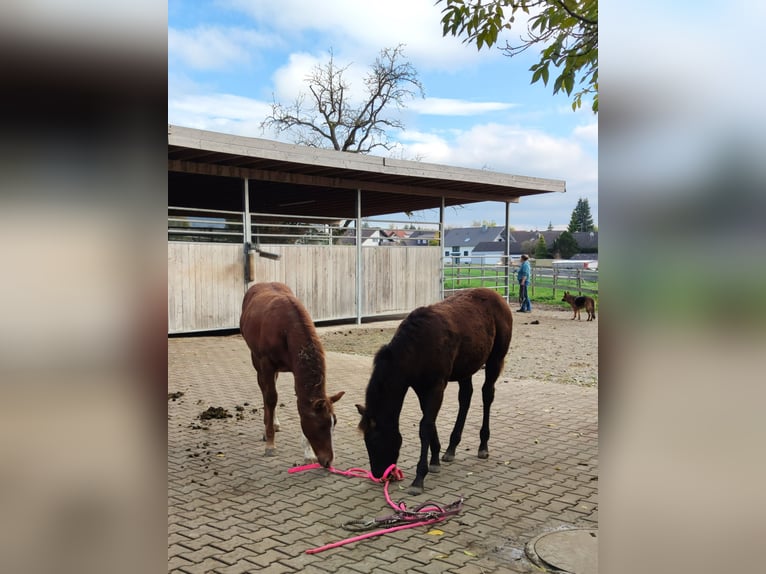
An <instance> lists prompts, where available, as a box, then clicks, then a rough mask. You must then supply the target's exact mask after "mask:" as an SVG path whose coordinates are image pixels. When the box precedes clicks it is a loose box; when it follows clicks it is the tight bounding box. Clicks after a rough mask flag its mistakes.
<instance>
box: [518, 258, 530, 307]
mask: <svg viewBox="0 0 766 574" xmlns="http://www.w3.org/2000/svg"><path fill="white" fill-rule="evenodd" d="M531 275H532V274H531V271H530V267H529V255H522V256H521V265H520V266H519V271H518V273H516V279H518V281H519V301H521V308H520V309H519V310H518V312H519V313H529V312H530V311H532V304H531V303H530V302H529V294H528V293H527V287H528V286H529V278H530V277H531Z"/></svg>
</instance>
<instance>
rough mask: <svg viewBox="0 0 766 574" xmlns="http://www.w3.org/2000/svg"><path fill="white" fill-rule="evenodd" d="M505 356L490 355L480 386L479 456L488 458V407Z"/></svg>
mask: <svg viewBox="0 0 766 574" xmlns="http://www.w3.org/2000/svg"><path fill="white" fill-rule="evenodd" d="M504 361H505V356H504V355H503V356H500V357H490V358H489V359H488V360H487V364H486V366H485V368H484V373H485V379H484V385H482V387H481V400H482V407H483V415H482V419H481V430H480V431H479V455H478V456H479V458H489V409H490V407H491V406H492V401H494V400H495V381H497V378H498V377H499V376H500V372H501V371H502V370H503V363H504Z"/></svg>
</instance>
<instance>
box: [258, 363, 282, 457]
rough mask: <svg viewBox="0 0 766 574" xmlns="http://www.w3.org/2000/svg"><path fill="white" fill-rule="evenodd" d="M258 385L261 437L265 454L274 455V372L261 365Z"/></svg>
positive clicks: (275, 397)
mask: <svg viewBox="0 0 766 574" xmlns="http://www.w3.org/2000/svg"><path fill="white" fill-rule="evenodd" d="M253 363H255V357H253ZM258 386H259V387H260V388H261V394H262V395H263V426H264V434H263V438H264V440H265V441H266V456H274V455H276V454H277V449H276V446H275V445H274V420H275V418H276V416H275V412H274V411H275V409H276V407H277V385H276V377H275V372H274V371H273V370H272V369H271V368H270V367H264V366H261V369H260V370H259V371H258Z"/></svg>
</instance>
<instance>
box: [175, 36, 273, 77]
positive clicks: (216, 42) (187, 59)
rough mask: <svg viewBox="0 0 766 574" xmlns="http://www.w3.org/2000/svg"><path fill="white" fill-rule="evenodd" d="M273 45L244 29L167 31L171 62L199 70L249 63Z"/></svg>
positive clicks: (268, 40) (269, 40) (264, 38)
mask: <svg viewBox="0 0 766 574" xmlns="http://www.w3.org/2000/svg"><path fill="white" fill-rule="evenodd" d="M271 41H273V40H272V39H270V38H267V37H265V36H262V35H261V34H258V33H257V32H254V31H252V30H246V29H243V28H222V27H216V26H198V27H196V28H193V29H190V30H177V29H175V28H168V59H170V60H177V61H180V62H181V63H182V64H184V65H186V66H189V67H191V68H194V69H198V70H214V69H226V68H229V67H231V66H232V65H234V64H245V63H248V62H250V60H251V58H252V54H253V52H254V50H255V49H256V48H258V47H260V46H263V45H265V44H266V43H267V42H271Z"/></svg>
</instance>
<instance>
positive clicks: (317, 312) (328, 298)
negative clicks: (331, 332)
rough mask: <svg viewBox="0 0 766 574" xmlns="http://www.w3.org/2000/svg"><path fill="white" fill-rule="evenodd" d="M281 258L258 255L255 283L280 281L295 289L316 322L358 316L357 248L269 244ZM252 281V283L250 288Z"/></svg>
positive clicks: (266, 247)
mask: <svg viewBox="0 0 766 574" xmlns="http://www.w3.org/2000/svg"><path fill="white" fill-rule="evenodd" d="M263 250H264V251H267V252H269V253H275V254H278V255H281V258H280V259H279V260H278V261H274V260H272V259H267V258H265V257H259V256H258V255H256V257H255V282H264V281H279V282H280V283H284V284H286V285H287V286H289V287H290V289H292V290H293V293H295V296H296V297H298V299H300V300H301V302H302V303H303V305H304V306H305V307H306V309H307V310H308V312H309V315H311V317H312V319H314V321H327V320H332V319H347V318H349V317H355V316H356V306H355V302H354V293H355V288H354V277H356V247H350V246H345V245H336V246H333V247H330V246H329V245H265V246H264V247H263ZM250 285H252V283H249V284H248V287H250Z"/></svg>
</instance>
